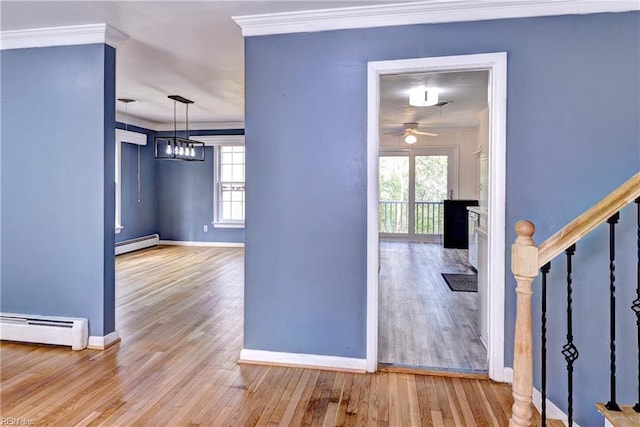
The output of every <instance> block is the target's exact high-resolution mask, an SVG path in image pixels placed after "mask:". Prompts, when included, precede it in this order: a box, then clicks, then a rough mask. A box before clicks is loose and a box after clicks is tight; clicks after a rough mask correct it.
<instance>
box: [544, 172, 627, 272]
mask: <svg viewBox="0 0 640 427" xmlns="http://www.w3.org/2000/svg"><path fill="white" fill-rule="evenodd" d="M638 197H640V172H638V173H636V174H635V175H634V176H632V177H631V178H630V179H629V180H628V181H627V182H625V183H624V184H622V185H621V186H620V187H618V188H616V189H615V190H614V191H613V192H612V193H611V194H609V195H608V196H606V197H605V198H603V199H602V200H600V201H599V202H598V203H596V204H595V205H593V206H592V207H591V208H590V209H588V210H587V211H585V212H584V213H583V214H582V215H580V216H579V217H577V218H576V219H574V220H573V221H571V222H570V223H569V224H567V225H566V226H565V227H564V228H562V229H561V230H559V231H558V232H557V233H555V234H554V235H552V236H551V237H549V238H548V239H547V240H545V241H544V243H542V244H541V245H540V246H538V267H542V266H543V265H545V264H546V263H548V262H549V261H551V260H552V259H553V258H555V257H556V255H558V254H560V253H561V252H562V251H564V250H565V249H567V248H568V247H569V246H571V245H573V244H574V243H576V242H577V241H578V240H580V239H581V238H582V237H583V236H584V235H586V234H587V233H589V232H590V231H591V230H593V229H594V228H596V227H597V226H598V225H600V224H602V223H603V222H605V221H606V220H607V219H609V218H610V217H611V216H612V215H613V214H615V213H616V212H618V211H620V209H622V208H623V207H625V206H626V205H628V204H630V203H632V202H633V201H634V200H635V199H637V198H638Z"/></svg>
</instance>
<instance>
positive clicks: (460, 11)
mask: <svg viewBox="0 0 640 427" xmlns="http://www.w3.org/2000/svg"><path fill="white" fill-rule="evenodd" d="M635 10H640V3H639V2H638V1H637V0H485V1H482V2H479V1H477V0H427V1H420V2H412V3H399V4H387V5H374V6H358V7H346V8H336V9H323V10H309V11H299V12H285V13H269V14H261V15H245V16H234V17H232V18H233V20H234V21H235V22H236V24H238V25H239V26H240V28H242V35H243V36H261V35H268V34H287V33H303V32H313V31H329V30H340V29H350V28H371V27H388V26H394V25H412V24H435V23H442V22H464V21H482V20H487V19H505V18H525V17H534V16H551V15H581V14H589V13H603V12H628V11H635Z"/></svg>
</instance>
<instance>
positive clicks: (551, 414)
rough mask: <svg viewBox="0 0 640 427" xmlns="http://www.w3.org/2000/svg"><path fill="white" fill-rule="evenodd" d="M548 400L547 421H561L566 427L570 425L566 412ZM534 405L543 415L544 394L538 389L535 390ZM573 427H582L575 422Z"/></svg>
mask: <svg viewBox="0 0 640 427" xmlns="http://www.w3.org/2000/svg"><path fill="white" fill-rule="evenodd" d="M546 400H547V419H552V420H560V421H562V422H563V423H564V425H565V426H566V425H567V424H568V423H569V417H568V416H567V414H565V413H564V411H563V410H562V409H560V408H558V407H557V406H556V405H555V404H554V403H553V402H552V401H550V400H549V399H546ZM533 404H534V406H535V407H536V409H537V410H538V412H539V413H540V414H542V393H540V391H539V390H538V389H537V388H535V387H534V388H533ZM573 427H580V425H579V424H578V423H576V422H575V421H574V422H573Z"/></svg>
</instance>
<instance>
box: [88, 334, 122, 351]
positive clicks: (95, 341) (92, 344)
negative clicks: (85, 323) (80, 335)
mask: <svg viewBox="0 0 640 427" xmlns="http://www.w3.org/2000/svg"><path fill="white" fill-rule="evenodd" d="M118 341H120V335H119V334H118V331H113V332H111V333H110V334H107V335H105V336H103V337H100V336H95V335H94V336H89V345H88V346H87V348H90V349H92V350H105V349H106V348H107V347H109V346H110V345H112V344H115V343H116V342H118Z"/></svg>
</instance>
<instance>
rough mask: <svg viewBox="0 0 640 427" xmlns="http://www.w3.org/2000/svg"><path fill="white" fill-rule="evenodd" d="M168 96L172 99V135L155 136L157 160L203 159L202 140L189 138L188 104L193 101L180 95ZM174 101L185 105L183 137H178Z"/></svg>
mask: <svg viewBox="0 0 640 427" xmlns="http://www.w3.org/2000/svg"><path fill="white" fill-rule="evenodd" d="M169 98H170V99H173V136H157V137H156V141H155V142H156V154H155V158H156V159H159V160H187V161H200V162H202V161H204V142H200V141H194V140H192V139H189V104H193V101H191V100H189V99H186V98H183V97H181V96H180V95H169ZM176 102H180V103H182V104H185V105H186V131H185V138H180V137H178V126H177V124H176V123H177V122H176Z"/></svg>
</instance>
